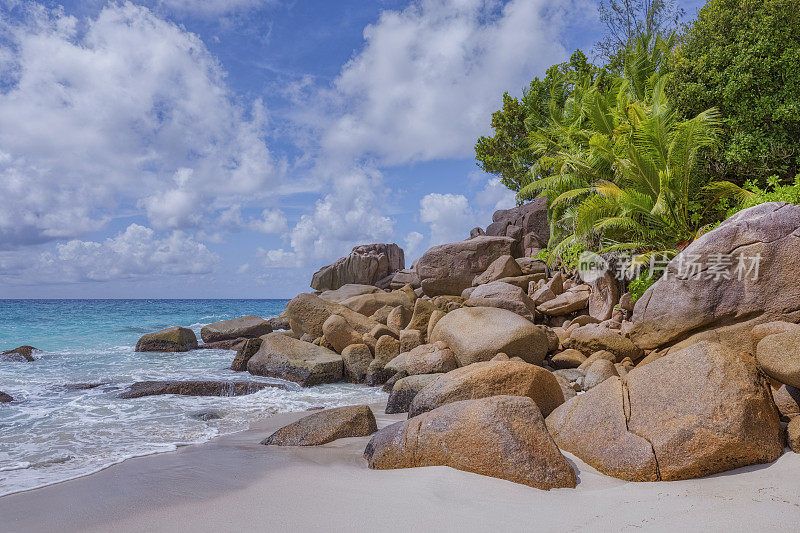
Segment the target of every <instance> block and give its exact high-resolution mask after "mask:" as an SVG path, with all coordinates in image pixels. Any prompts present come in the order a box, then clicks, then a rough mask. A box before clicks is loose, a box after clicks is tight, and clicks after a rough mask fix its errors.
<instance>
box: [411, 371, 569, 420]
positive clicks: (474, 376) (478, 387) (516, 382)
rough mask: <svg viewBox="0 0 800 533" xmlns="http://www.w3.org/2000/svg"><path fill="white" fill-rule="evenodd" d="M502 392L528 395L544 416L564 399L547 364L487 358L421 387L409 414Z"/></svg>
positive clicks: (504, 393)
mask: <svg viewBox="0 0 800 533" xmlns="http://www.w3.org/2000/svg"><path fill="white" fill-rule="evenodd" d="M502 395H506V396H526V397H528V398H530V399H531V400H533V401H534V402H535V403H536V405H537V407H538V408H539V410H540V411H541V412H542V414H543V415H544V416H547V415H549V414H550V413H551V412H552V411H553V409H555V408H556V407H558V406H559V405H561V404H562V403H564V395H563V393H562V392H561V387H560V386H559V384H558V381H557V380H556V378H555V376H553V374H551V373H550V372H549V371H547V370H545V369H544V368H542V367H540V366H536V365H531V364H528V363H523V362H520V361H484V362H480V363H473V364H471V365H467V366H465V367H462V368H458V369H456V370H453V371H451V372H448V373H446V374H444V375H443V376H441V377H440V378H439V379H437V380H436V381H435V382H433V383H431V384H430V385H428V386H427V387H425V388H424V389H422V390H421V391H420V392H419V394H417V396H416V398H414V401H413V402H411V406H410V409H409V413H408V416H409V418H410V417H414V416H417V415H420V414H422V413H424V412H427V411H430V410H432V409H436V408H437V407H440V406H442V405H445V404H448V403H452V402H456V401H460V400H474V399H477V398H485V397H489V396H502Z"/></svg>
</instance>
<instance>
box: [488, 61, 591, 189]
mask: <svg viewBox="0 0 800 533" xmlns="http://www.w3.org/2000/svg"><path fill="white" fill-rule="evenodd" d="M600 75H601V72H600V70H599V69H598V68H597V67H595V66H594V65H592V64H591V63H589V60H588V59H587V58H586V55H585V54H584V53H583V52H581V51H580V50H577V51H575V53H574V54H572V57H571V58H570V60H569V61H568V62H566V63H562V64H560V65H554V66H552V67H550V68H549V69H548V70H547V73H546V75H545V77H544V79H543V80H540V79H539V78H536V79H534V80H533V81H532V82H531V83H530V86H529V87H528V88H527V89H525V90H524V91H523V95H522V98H521V99H520V98H516V97H511V96H510V95H509V94H508V93H505V94H503V107H502V108H501V109H500V110H498V111H495V112H494V113H493V114H492V121H491V127H492V131H493V135H492V136H491V137H480V138H479V139H478V141H477V142H476V144H475V159H477V161H478V166H479V167H480V168H481V169H482V170H483V171H485V172H488V173H489V174H495V175H497V176H499V177H500V180H501V182H502V183H503V185H505V186H506V187H508V188H509V189H511V190H513V191H519V190H520V188H522V187H524V186H525V185H527V184H528V183H530V181H531V178H530V173H529V169H530V167H531V165H532V164H533V163H534V162H535V160H536V159H537V158H536V156H535V154H533V152H532V151H531V149H530V144H529V142H528V134H529V132H531V131H533V130H535V129H536V128H539V127H541V126H543V125H544V124H545V122H546V121H547V119H548V117H549V114H550V105H551V102H556V103H558V102H563V100H564V98H565V96H564V91H565V88H564V85H565V81H564V80H567V79H572V78H574V77H583V76H587V77H589V78H592V79H594V78H597V77H599V76H600Z"/></svg>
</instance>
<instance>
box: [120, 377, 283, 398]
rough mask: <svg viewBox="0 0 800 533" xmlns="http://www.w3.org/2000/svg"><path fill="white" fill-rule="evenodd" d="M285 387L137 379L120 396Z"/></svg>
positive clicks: (242, 392) (222, 393)
mask: <svg viewBox="0 0 800 533" xmlns="http://www.w3.org/2000/svg"><path fill="white" fill-rule="evenodd" d="M268 387H270V388H278V389H285V388H286V386H285V385H279V384H277V383H260V382H257V381H137V382H136V383H134V384H133V385H131V386H130V387H128V389H127V390H126V391H125V392H123V393H121V394H120V395H119V396H118V397H119V398H125V399H128V398H142V397H144V396H157V395H162V394H178V395H181V396H243V395H245V394H253V393H255V392H258V391H260V390H261V389H266V388H268Z"/></svg>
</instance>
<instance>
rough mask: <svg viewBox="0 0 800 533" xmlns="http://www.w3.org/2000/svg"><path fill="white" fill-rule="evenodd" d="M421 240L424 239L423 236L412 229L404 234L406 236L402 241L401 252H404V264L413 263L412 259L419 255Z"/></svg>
mask: <svg viewBox="0 0 800 533" xmlns="http://www.w3.org/2000/svg"><path fill="white" fill-rule="evenodd" d="M423 240H425V236H424V235H423V234H422V233H420V232H418V231H412V232H409V234H408V235H406V238H405V239H404V241H403V252H405V259H406V266H410V265H411V264H413V262H414V260H415V259H417V258H418V257H419V256H420V252H421V251H422V250H421V246H422V241H423Z"/></svg>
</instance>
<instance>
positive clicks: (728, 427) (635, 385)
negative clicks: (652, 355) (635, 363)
mask: <svg viewBox="0 0 800 533" xmlns="http://www.w3.org/2000/svg"><path fill="white" fill-rule="evenodd" d="M547 427H548V429H549V430H550V433H551V434H552V435H553V438H554V439H555V441H556V443H557V444H558V446H559V447H560V448H561V449H563V450H566V451H568V452H570V453H574V454H575V455H577V456H578V457H580V458H581V459H582V460H583V461H585V462H586V463H588V464H590V465H591V466H593V467H595V468H596V469H598V470H599V471H600V472H602V473H604V474H607V475H610V476H614V477H618V478H621V479H626V480H629V481H656V480H665V481H666V480H677V479H689V478H695V477H702V476H707V475H711V474H715V473H718V472H724V471H726V470H731V469H734V468H739V467H742V466H746V465H752V464H759V463H768V462H772V461H774V460H775V459H777V458H778V457H779V456H780V455H781V453H782V452H783V444H782V443H781V426H780V420H779V416H778V411H777V409H776V408H775V404H774V403H773V400H772V396H771V394H770V390H769V384H768V383H767V380H766V378H765V377H764V376H763V375H762V374H761V372H760V371H759V369H758V367H757V366H756V364H755V361H754V360H753V359H752V358H751V357H750V356H748V355H747V354H743V353H741V352H738V351H733V350H730V349H728V348H726V347H725V346H722V345H721V344H716V343H712V342H708V341H702V342H699V343H697V344H693V345H691V346H689V347H687V348H684V349H683V350H679V351H677V352H674V353H671V354H669V355H666V356H664V357H661V358H660V359H657V360H656V361H653V362H652V363H649V364H648V365H645V366H643V367H640V368H636V369H634V370H632V371H631V372H630V373H628V374H627V376H626V377H625V378H618V377H611V378H609V379H607V380H605V381H603V382H602V383H600V384H599V385H597V386H596V387H594V388H593V389H591V390H589V391H587V392H586V393H585V394H583V395H580V396H576V397H575V398H573V399H571V400H569V401H568V402H566V403H564V404H563V405H561V406H560V407H558V408H557V409H556V410H555V411H553V412H552V413H551V414H550V416H548V417H547Z"/></svg>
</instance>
